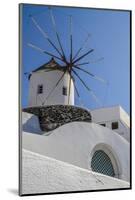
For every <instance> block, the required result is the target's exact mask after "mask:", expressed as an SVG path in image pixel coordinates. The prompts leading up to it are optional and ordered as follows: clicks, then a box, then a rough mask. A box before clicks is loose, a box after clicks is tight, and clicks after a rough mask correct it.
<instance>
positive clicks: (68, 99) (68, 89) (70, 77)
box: [68, 75, 71, 105]
mask: <svg viewBox="0 0 135 200" xmlns="http://www.w3.org/2000/svg"><path fill="white" fill-rule="evenodd" d="M70 91H71V75H70V80H69V89H68V105H69V101H70Z"/></svg>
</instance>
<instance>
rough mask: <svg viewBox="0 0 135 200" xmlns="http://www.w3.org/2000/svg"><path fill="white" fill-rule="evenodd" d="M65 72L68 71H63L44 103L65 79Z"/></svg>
mask: <svg viewBox="0 0 135 200" xmlns="http://www.w3.org/2000/svg"><path fill="white" fill-rule="evenodd" d="M65 73H66V71H64V72H63V74H62V76H61V77H60V79H59V80H58V81H57V82H56V84H55V85H54V87H53V88H52V90H51V91H50V92H49V94H48V95H47V97H46V99H45V101H44V102H43V104H44V103H45V102H46V101H47V99H48V98H49V97H50V96H51V94H52V93H53V92H54V90H55V89H56V87H57V86H58V85H59V83H60V81H61V80H62V79H63V77H64V75H65Z"/></svg>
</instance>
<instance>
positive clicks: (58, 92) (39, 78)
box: [29, 70, 74, 106]
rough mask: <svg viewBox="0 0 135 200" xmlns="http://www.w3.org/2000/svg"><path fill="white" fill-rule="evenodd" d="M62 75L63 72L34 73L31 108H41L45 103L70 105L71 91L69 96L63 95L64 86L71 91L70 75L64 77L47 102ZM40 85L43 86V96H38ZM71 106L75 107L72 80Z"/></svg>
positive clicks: (31, 84) (42, 71)
mask: <svg viewBox="0 0 135 200" xmlns="http://www.w3.org/2000/svg"><path fill="white" fill-rule="evenodd" d="M62 74H63V72H62V71H59V70H54V71H49V72H47V71H45V70H40V71H37V72H33V73H32V75H31V78H30V85H29V106H41V105H42V103H43V102H44V105H56V104H68V94H69V90H68V94H67V96H65V95H63V94H62V91H63V86H65V87H67V88H68V89H69V80H70V76H69V74H68V73H66V74H65V75H64V77H63V79H62V80H61V81H60V83H59V84H58V86H57V87H56V88H55V90H54V91H53V92H52V94H51V95H50V96H49V98H48V99H47V100H46V97H47V96H48V95H49V93H50V92H51V91H52V90H53V88H54V87H55V85H56V83H57V82H58V80H59V79H60V77H61V76H62ZM38 85H43V94H37V88H38ZM69 104H70V105H74V84H73V81H72V80H71V90H70V100H69Z"/></svg>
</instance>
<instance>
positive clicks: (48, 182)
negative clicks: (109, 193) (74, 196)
mask: <svg viewBox="0 0 135 200" xmlns="http://www.w3.org/2000/svg"><path fill="white" fill-rule="evenodd" d="M22 155H23V159H22V170H23V176H22V187H21V193H22V194H35V193H48V192H64V191H65V192H68V191H84V190H99V189H100V190H103V189H116V188H129V184H128V183H127V182H125V181H121V180H118V179H115V178H112V177H108V176H105V175H103V174H98V173H94V172H91V171H89V170H84V169H82V168H79V167H76V166H74V165H71V164H67V163H64V162H61V161H58V160H55V159H52V158H49V157H46V156H42V155H39V154H37V153H33V152H30V151H27V150H23V154H22Z"/></svg>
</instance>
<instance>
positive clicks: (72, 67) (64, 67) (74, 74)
mask: <svg viewBox="0 0 135 200" xmlns="http://www.w3.org/2000/svg"><path fill="white" fill-rule="evenodd" d="M49 14H50V18H51V22H52V26H53V29H54V33H55V36H56V40H57V42H58V46H56V44H55V43H54V42H53V41H52V39H51V38H50V36H49V34H48V33H47V31H46V30H45V29H43V28H42V27H41V26H40V24H39V23H38V21H37V20H36V19H35V18H34V16H33V15H30V16H29V17H30V19H31V21H32V23H33V25H34V26H35V28H36V29H37V30H38V31H39V32H40V33H41V35H42V36H43V37H44V38H45V40H46V41H47V42H48V44H49V45H50V46H51V47H52V48H53V49H54V50H55V52H56V53H55V54H54V53H52V52H51V51H48V50H46V49H42V48H40V47H39V46H37V45H35V44H33V43H28V46H29V47H31V48H33V49H35V50H36V51H39V52H41V53H43V54H45V55H48V56H50V57H51V58H52V59H51V61H53V62H54V59H56V60H59V61H60V62H61V63H62V64H57V63H56V62H55V64H56V65H55V66H54V67H51V68H46V70H45V71H46V72H51V71H56V70H60V71H61V72H62V73H61V76H60V77H59V79H58V80H57V82H56V83H55V85H54V86H53V88H51V90H50V91H49V94H48V95H47V96H46V98H45V99H41V96H40V95H39V98H40V100H41V102H42V105H45V102H46V100H49V98H50V96H51V95H52V93H54V91H55V90H56V88H57V87H58V86H59V84H60V83H61V81H62V80H63V78H64V76H65V75H66V74H68V75H69V81H68V91H69V92H68V103H67V104H68V105H69V104H70V96H71V84H72V81H73V84H74V89H75V92H76V94H77V97H78V99H79V100H80V101H81V95H80V92H79V89H78V86H77V84H76V79H78V80H79V81H80V83H81V84H82V85H83V87H84V88H85V89H86V91H87V92H88V93H89V94H90V95H91V96H92V97H93V99H94V100H95V101H96V102H97V104H98V105H100V106H101V102H100V100H99V99H98V98H97V96H96V95H95V93H94V91H93V90H92V89H91V88H90V87H89V86H88V85H87V84H86V82H85V80H84V79H83V78H82V77H81V76H80V75H79V73H78V71H81V72H83V73H85V74H87V75H88V76H90V77H91V78H94V79H96V80H98V81H100V82H102V83H105V84H107V82H106V81H105V80H104V79H102V78H100V77H98V76H96V75H95V74H93V73H91V72H90V71H88V70H86V69H84V68H83V66H85V65H88V64H90V62H86V61H85V62H84V61H82V60H83V59H84V58H87V56H88V55H90V54H92V53H93V52H94V49H93V48H90V49H89V50H87V51H86V52H85V53H82V51H83V50H84V47H85V45H86V44H87V42H88V40H89V38H90V34H88V35H87V37H86V38H85V40H84V42H83V44H82V45H81V46H80V48H78V49H77V50H76V52H73V45H74V43H73V33H72V26H73V24H72V16H71V15H70V16H69V24H70V33H69V36H70V37H69V38H70V41H69V43H70V49H69V51H70V56H69V58H67V56H66V53H65V51H64V48H63V45H62V42H61V38H60V34H59V32H58V30H57V26H56V20H55V16H54V14H53V10H52V8H51V7H49ZM102 59H103V58H100V59H98V60H97V61H100V60H102ZM25 75H26V76H28V79H30V78H31V72H30V73H25Z"/></svg>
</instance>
